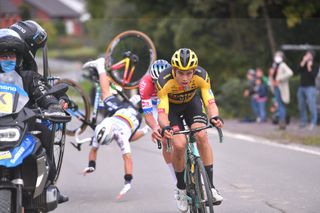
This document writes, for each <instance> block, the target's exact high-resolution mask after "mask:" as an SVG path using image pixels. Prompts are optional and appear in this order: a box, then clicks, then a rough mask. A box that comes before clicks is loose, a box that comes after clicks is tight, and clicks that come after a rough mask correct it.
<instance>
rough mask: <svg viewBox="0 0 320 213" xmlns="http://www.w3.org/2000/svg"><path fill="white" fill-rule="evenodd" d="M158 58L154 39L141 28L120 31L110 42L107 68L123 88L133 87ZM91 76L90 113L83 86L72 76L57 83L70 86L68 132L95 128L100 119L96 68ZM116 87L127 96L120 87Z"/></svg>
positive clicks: (114, 80) (72, 132) (110, 75)
mask: <svg viewBox="0 0 320 213" xmlns="http://www.w3.org/2000/svg"><path fill="white" fill-rule="evenodd" d="M155 59H156V49H155V46H154V44H153V42H152V41H151V39H150V38H149V37H148V36H147V35H146V34H144V33H142V32H140V31H134V30H129V31H125V32H122V33H120V34H119V35H117V36H116V37H114V38H113V39H112V40H111V42H110V43H109V45H108V47H107V50H106V54H105V65H106V71H107V73H108V75H109V77H110V79H111V81H112V82H113V83H114V84H115V85H118V86H120V87H121V88H123V89H129V90H130V89H134V88H137V87H138V84H139V81H140V79H141V78H142V77H143V76H144V75H145V74H146V73H147V71H148V70H149V67H150V66H151V65H152V63H153V62H154V61H155ZM88 71H89V75H86V76H84V77H85V78H87V79H89V81H90V82H91V84H93V87H94V89H95V90H94V93H93V94H94V95H93V101H92V102H93V113H92V115H91V113H90V99H89V98H88V95H87V94H86V93H85V91H84V89H83V86H82V85H80V84H79V83H77V82H75V81H73V80H71V79H61V80H59V81H58V83H66V84H67V85H68V86H69V90H68V92H67V95H68V97H69V99H70V100H71V102H70V103H69V109H68V112H69V114H71V115H72V120H71V122H70V123H69V124H68V125H67V131H66V133H67V134H68V135H71V136H74V135H75V134H76V133H77V135H79V134H81V133H82V132H84V131H85V129H86V128H87V126H90V127H91V128H92V129H94V128H95V125H96V123H97V115H98V109H99V105H100V107H101V104H99V99H100V85H99V82H98V80H99V76H98V75H96V72H95V71H94V70H93V71H92V70H88ZM113 89H115V90H117V91H116V92H117V93H118V94H119V95H121V96H122V98H124V99H127V100H128V97H127V96H126V95H125V93H124V92H122V91H120V89H119V87H116V86H113Z"/></svg>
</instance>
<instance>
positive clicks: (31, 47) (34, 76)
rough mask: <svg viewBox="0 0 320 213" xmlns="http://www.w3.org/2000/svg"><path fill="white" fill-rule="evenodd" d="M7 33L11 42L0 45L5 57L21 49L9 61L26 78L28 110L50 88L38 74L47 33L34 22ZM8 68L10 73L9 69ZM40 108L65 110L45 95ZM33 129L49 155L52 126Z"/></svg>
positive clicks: (63, 198)
mask: <svg viewBox="0 0 320 213" xmlns="http://www.w3.org/2000/svg"><path fill="white" fill-rule="evenodd" d="M4 30H8V31H9V33H8V34H9V35H10V36H9V37H8V36H4V37H3V41H4V42H5V41H6V39H7V40H8V41H7V44H6V45H4V44H0V45H4V46H3V48H1V51H0V52H1V53H2V54H6V53H5V51H7V52H8V50H10V48H8V47H12V48H11V49H16V50H19V51H15V52H14V51H12V52H11V53H15V58H11V59H12V60H9V61H10V63H11V64H15V66H14V69H13V71H15V72H16V73H17V74H18V75H20V76H21V77H22V80H23V87H24V90H25V91H26V92H27V93H28V96H29V102H28V104H27V107H30V108H32V107H33V106H34V104H35V100H37V99H38V98H39V97H41V96H43V95H44V94H46V93H47V92H48V89H49V86H48V85H46V80H45V79H44V77H43V76H42V75H40V74H39V73H38V72H37V64H36V62H35V60H34V55H35V53H36V51H37V50H38V49H39V48H41V47H43V46H44V45H45V43H46V41H47V34H46V32H45V31H44V29H43V28H42V27H41V26H40V25H39V24H37V23H36V22H34V21H31V20H28V21H20V22H17V23H15V24H14V25H12V26H11V27H10V29H4ZM10 42H12V43H10ZM21 42H22V43H21ZM21 45H23V47H22V48H20V49H19V48H18V47H19V46H21ZM6 49H7V50H6ZM1 53H0V54H1ZM9 53H10V52H9ZM32 53H33V55H32ZM8 59H10V58H8ZM14 59H16V60H14ZM6 63H9V62H6ZM26 68H27V69H26ZM6 69H7V70H9V68H6ZM37 105H38V106H39V107H41V108H44V109H50V111H53V112H56V111H58V112H59V111H63V109H62V107H61V105H60V103H59V100H58V99H57V98H56V97H54V96H53V95H46V96H43V98H41V99H40V100H39V102H37ZM64 106H65V105H64ZM30 128H31V130H38V131H40V132H41V133H40V134H39V135H38V138H39V139H40V141H41V144H42V145H43V147H44V148H45V149H46V150H47V152H48V150H50V148H49V147H50V146H51V144H49V142H50V141H51V140H50V139H48V138H51V132H50V130H49V129H48V127H47V126H46V125H44V124H42V123H39V122H33V123H32V125H31V126H30ZM48 163H49V164H50V171H49V180H50V181H51V182H53V179H54V177H55V176H56V167H55V164H54V162H51V161H49V162H48ZM66 201H68V197H67V196H64V195H62V194H61V193H60V192H59V190H58V202H59V203H63V202H66Z"/></svg>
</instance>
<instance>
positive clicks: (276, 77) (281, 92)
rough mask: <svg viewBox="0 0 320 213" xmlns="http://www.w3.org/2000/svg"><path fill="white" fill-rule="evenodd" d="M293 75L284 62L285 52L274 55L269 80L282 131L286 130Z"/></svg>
mask: <svg viewBox="0 0 320 213" xmlns="http://www.w3.org/2000/svg"><path fill="white" fill-rule="evenodd" d="M292 75H293V72H292V70H291V69H290V67H289V66H288V65H287V64H286V63H285V62H284V54H283V52H281V51H277V52H276V53H275V54H274V58H273V64H272V69H271V72H270V75H269V79H270V83H271V90H272V92H273V93H274V96H275V99H276V102H277V106H278V110H279V129H280V130H285V129H286V104H289V103H290V89H289V79H290V77H291V76H292Z"/></svg>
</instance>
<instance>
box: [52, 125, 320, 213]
mask: <svg viewBox="0 0 320 213" xmlns="http://www.w3.org/2000/svg"><path fill="white" fill-rule="evenodd" d="M85 134H87V135H90V131H88V132H86V133H85ZM228 135H230V134H228ZM231 135H232V134H231ZM209 137H210V140H211V143H212V145H213V147H214V151H215V160H216V163H215V166H214V182H215V184H216V186H217V188H218V189H219V190H220V191H221V193H222V195H223V196H224V202H223V203H222V204H221V205H220V206H217V207H215V212H221V213H223V212H226V213H229V212H230V213H233V212H241V213H242V212H244V213H247V212H248V213H252V212H263V213H264V212H282V213H287V212H288V213H295V212H297V213H301V212H306V213H313V212H314V213H316V212H319V211H320V196H319V194H320V169H319V168H320V154H319V155H317V154H309V153H306V152H301V151H294V150H290V149H286V148H283V147H278V146H270V145H268V144H266V143H259V141H255V142H254V143H253V142H249V141H247V140H240V139H235V138H234V137H229V136H226V137H225V141H224V143H222V144H220V143H218V142H217V140H215V139H216V138H217V135H216V134H215V132H214V131H213V130H212V131H211V130H210V131H209ZM149 139H150V134H149V135H147V136H145V137H144V138H142V139H140V140H139V141H137V142H135V143H133V144H132V151H133V160H134V174H133V177H134V179H133V188H132V189H131V191H129V193H128V194H127V196H126V197H125V198H124V199H123V200H121V201H117V200H116V199H115V197H116V195H117V193H118V192H119V191H120V190H121V188H122V186H123V162H122V158H121V153H120V151H119V149H118V147H117V145H116V143H112V144H110V145H109V146H104V147H101V149H100V150H99V153H98V160H97V170H96V172H95V173H93V174H89V175H87V176H82V175H81V171H82V170H83V168H84V167H86V166H87V163H88V160H87V159H88V152H89V146H88V145H87V144H85V145H83V150H82V151H81V152H79V151H77V150H76V149H74V148H73V147H72V146H71V145H70V144H69V143H67V145H66V151H65V156H64V162H63V168H62V171H61V176H60V179H59V181H58V186H59V188H60V190H61V191H62V192H63V193H65V194H67V195H68V196H69V197H70V201H69V202H67V203H64V204H62V205H59V206H58V208H57V209H56V211H55V212H61V213H64V212H84V213H85V212H92V213H95V212H96V213H104V212H119V213H122V212H154V213H160V212H163V213H164V212H178V211H177V209H176V206H175V202H174V200H173V181H172V178H171V176H170V174H169V171H168V169H167V167H166V165H165V164H164V161H163V159H162V155H161V152H160V151H159V150H158V149H157V147H156V145H155V144H152V143H151V142H150V140H149ZM68 140H70V138H68Z"/></svg>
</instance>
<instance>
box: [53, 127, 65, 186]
mask: <svg viewBox="0 0 320 213" xmlns="http://www.w3.org/2000/svg"><path fill="white" fill-rule="evenodd" d="M58 125H60V126H58V127H57V128H58V130H57V131H56V132H55V138H54V143H53V158H54V163H55V167H56V176H55V177H54V180H53V183H56V182H57V181H58V178H59V175H60V171H61V167H62V160H63V154H64V146H65V141H66V135H65V134H66V132H65V131H66V124H58ZM60 128H61V129H60Z"/></svg>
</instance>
